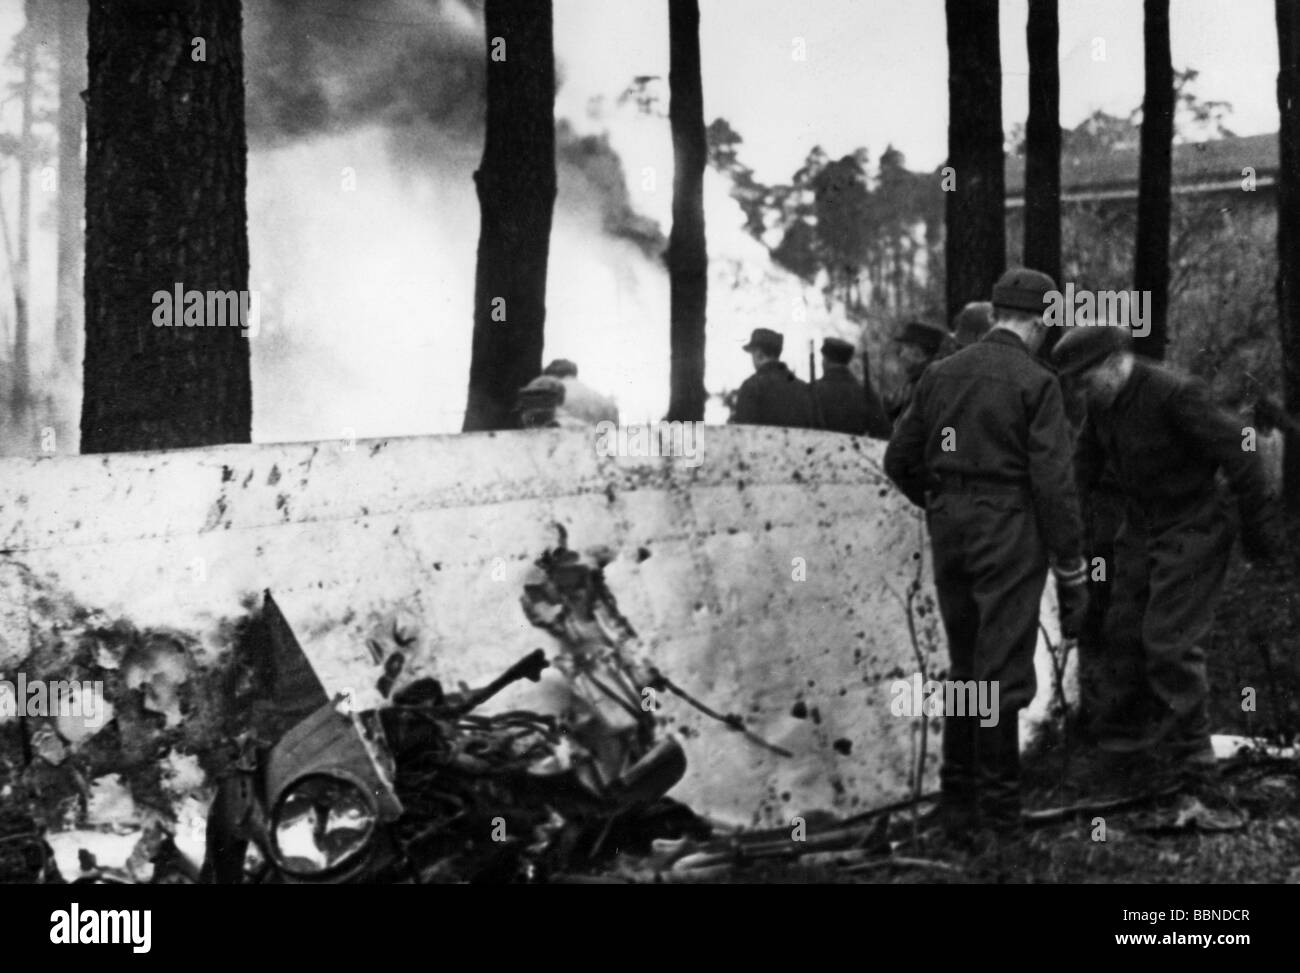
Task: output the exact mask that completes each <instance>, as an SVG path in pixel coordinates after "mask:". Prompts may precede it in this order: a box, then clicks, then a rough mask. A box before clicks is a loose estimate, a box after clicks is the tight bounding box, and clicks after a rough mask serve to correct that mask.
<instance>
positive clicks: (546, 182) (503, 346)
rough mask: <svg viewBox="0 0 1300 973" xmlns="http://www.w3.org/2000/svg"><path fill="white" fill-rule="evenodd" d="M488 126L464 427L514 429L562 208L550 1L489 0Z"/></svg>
mask: <svg viewBox="0 0 1300 973" xmlns="http://www.w3.org/2000/svg"><path fill="white" fill-rule="evenodd" d="M485 19H486V28H487V58H488V61H487V134H486V137H485V140H484V145H483V160H482V162H481V163H480V165H479V169H478V171H477V172H476V173H474V182H475V184H476V185H477V187H478V199H479V211H480V213H481V226H480V229H479V240H478V270H477V273H476V276H475V282H474V340H473V351H472V354H471V359H470V368H469V401H468V404H467V407H466V410H465V424H464V427H463V428H464V430H465V431H466V432H473V431H476V430H486V429H509V428H512V427H513V426H514V425H516V423H515V422H514V420H513V416H512V413H511V410H512V408H513V405H514V397H515V393H516V391H517V390H518V389H519V388H520V387H521V386H523V385H524V384H526V383H527V382H528V381H529V380H531V379H533V378H534V377H536V376H537V375H538V374H539V373H540V372H541V370H542V345H543V341H544V336H545V328H546V268H547V261H548V259H549V255H550V243H551V220H552V215H553V213H554V210H555V193H556V174H555V50H554V44H553V40H552V17H551V0H487V6H486V12H485Z"/></svg>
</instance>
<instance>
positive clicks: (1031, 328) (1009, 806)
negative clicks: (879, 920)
mask: <svg viewBox="0 0 1300 973" xmlns="http://www.w3.org/2000/svg"><path fill="white" fill-rule="evenodd" d="M1054 289H1055V284H1054V283H1053V282H1052V279H1051V278H1050V277H1048V276H1047V275H1046V274H1041V273H1038V272H1037V271H1033V270H1023V269H1021V270H1011V271H1008V272H1007V273H1006V274H1004V275H1003V276H1002V277H1001V278H1000V279H999V280H998V282H997V284H996V286H995V287H994V288H993V304H994V306H995V314H996V323H995V326H994V328H993V330H992V331H990V332H989V333H988V334H987V335H986V336H985V337H984V338H983V339H982V340H980V341H977V342H976V343H975V344H973V345H971V346H970V347H969V348H964V349H962V350H961V351H959V352H957V353H956V354H954V355H952V356H950V357H948V358H945V359H943V360H942V361H938V362H935V363H934V364H933V365H931V366H930V367H929V368H927V369H926V371H925V373H924V374H923V375H922V376H921V379H920V381H919V382H918V383H917V388H916V395H915V398H914V399H913V400H912V404H911V405H910V406H909V407H908V409H907V411H906V412H905V413H903V416H902V418H901V419H900V420H899V422H898V425H897V426H896V427H895V429H894V435H893V438H892V439H891V440H890V443H889V448H888V449H887V450H886V451H885V471H886V473H888V475H889V477H890V478H891V479H892V480H893V481H894V482H895V483H896V484H898V486H899V488H900V489H901V490H902V491H903V492H904V493H905V494H906V495H907V497H908V499H910V500H911V501H912V502H913V503H915V504H918V505H924V506H925V507H926V519H927V523H928V526H929V530H930V542H931V546H932V547H933V550H934V582H935V588H936V590H937V593H938V596H939V609H940V613H941V615H942V617H943V625H944V629H945V631H946V632H947V635H948V652H949V655H950V666H949V669H948V679H950V680H960V681H963V682H964V681H966V680H971V679H974V680H980V681H986V682H987V683H988V684H996V685H997V687H998V704H999V712H998V714H997V716H998V719H997V722H996V724H994V725H992V726H985V725H981V721H980V720H979V718H978V717H977V716H976V717H972V716H969V715H957V714H952V713H945V714H944V724H943V765H942V767H941V769H940V781H941V788H942V799H941V803H940V823H941V825H942V826H943V827H944V829H945V830H946V831H947V832H948V833H949V834H950V835H959V834H961V833H962V832H963V831H964V830H969V828H970V827H971V825H972V824H973V823H976V822H978V823H979V824H981V825H982V826H985V827H987V828H989V829H991V830H992V831H993V832H995V833H998V834H1005V833H1012V832H1015V831H1016V830H1017V829H1018V827H1019V824H1020V739H1019V731H1018V726H1019V720H1018V713H1019V711H1020V710H1021V709H1022V708H1023V707H1025V706H1026V705H1028V704H1029V702H1030V701H1031V700H1032V699H1033V698H1034V693H1035V691H1036V689H1037V685H1036V681H1035V677H1034V649H1035V647H1036V646H1037V644H1038V608H1039V604H1040V602H1041V599H1042V593H1043V585H1044V584H1045V582H1046V575H1047V569H1048V566H1049V565H1050V566H1051V567H1052V569H1053V572H1054V573H1055V575H1056V579H1057V591H1058V596H1059V600H1060V608H1061V628H1062V631H1063V632H1064V633H1065V634H1067V635H1068V636H1074V635H1076V634H1077V631H1078V626H1079V624H1080V623H1081V621H1082V618H1083V613H1084V610H1085V607H1086V590H1087V589H1086V587H1085V584H1084V582H1085V572H1084V564H1083V558H1082V556H1081V551H1082V537H1081V532H1082V527H1081V524H1080V519H1079V502H1078V498H1077V496H1076V494H1075V488H1074V477H1073V471H1072V466H1071V462H1072V449H1071V444H1072V437H1071V435H1070V428H1069V425H1068V423H1067V421H1066V417H1065V409H1064V404H1063V401H1062V396H1061V388H1060V385H1059V384H1058V383H1057V381H1056V376H1055V375H1053V374H1052V373H1051V371H1049V370H1048V369H1047V368H1046V366H1044V365H1043V364H1042V363H1041V362H1039V361H1038V360H1037V359H1036V358H1035V357H1034V353H1035V352H1036V351H1037V349H1038V347H1039V346H1040V345H1041V344H1042V342H1043V339H1044V337H1045V335H1046V330H1047V328H1046V324H1045V323H1044V320H1043V312H1044V310H1045V309H1046V306H1045V305H1044V302H1043V295H1044V294H1046V293H1047V292H1048V291H1051V290H1054Z"/></svg>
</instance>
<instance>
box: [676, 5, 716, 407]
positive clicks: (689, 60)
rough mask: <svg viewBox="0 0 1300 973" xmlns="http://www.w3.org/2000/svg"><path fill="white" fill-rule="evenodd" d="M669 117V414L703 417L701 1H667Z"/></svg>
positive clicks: (705, 281) (705, 276) (705, 272)
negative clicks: (670, 181)
mask: <svg viewBox="0 0 1300 973" xmlns="http://www.w3.org/2000/svg"><path fill="white" fill-rule="evenodd" d="M668 48H669V68H668V87H669V93H670V95H671V99H670V101H669V104H668V118H669V121H670V123H671V125H672V131H673V229H672V234H671V235H670V236H669V238H668V253H667V260H668V278H669V281H670V283H671V286H672V311H671V317H672V326H671V330H670V332H669V334H670V343H671V349H672V351H671V354H672V369H671V374H670V378H669V387H670V395H669V399H668V419H669V420H670V421H675V420H682V421H694V422H699V421H703V419H704V399H705V392H704V321H705V312H706V306H707V303H708V291H709V256H708V251H707V247H706V243H705V239H704V164H705V162H706V161H707V159H708V144H707V142H706V140H705V134H704V87H703V82H702V80H701V78H700V6H699V3H698V2H697V0H668Z"/></svg>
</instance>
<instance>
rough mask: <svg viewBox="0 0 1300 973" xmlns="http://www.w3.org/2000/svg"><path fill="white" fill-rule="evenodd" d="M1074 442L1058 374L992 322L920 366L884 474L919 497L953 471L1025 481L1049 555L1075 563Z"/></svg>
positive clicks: (1078, 539) (1016, 483)
mask: <svg viewBox="0 0 1300 973" xmlns="http://www.w3.org/2000/svg"><path fill="white" fill-rule="evenodd" d="M1073 442H1074V436H1073V435H1072V431H1071V429H1070V425H1069V422H1068V421H1067V419H1066V416H1065V406H1064V399H1063V397H1062V395H1061V386H1060V384H1059V383H1058V382H1057V380H1056V375H1055V374H1054V373H1053V372H1052V371H1050V370H1049V369H1048V368H1047V367H1046V366H1045V365H1043V364H1042V363H1041V362H1040V361H1038V360H1037V359H1036V358H1034V356H1033V355H1031V354H1030V353H1029V350H1028V349H1027V348H1026V347H1025V344H1024V342H1022V341H1021V340H1020V338H1019V337H1017V336H1016V335H1015V334H1013V333H1011V332H1010V331H1007V330H1005V329H1000V328H997V329H994V330H993V331H990V332H989V333H988V334H986V335H985V336H984V337H983V338H982V339H980V340H979V341H977V342H975V343H974V344H972V345H969V346H968V347H966V348H964V349H962V350H961V351H959V352H957V353H956V354H955V355H951V356H949V357H948V358H945V359H943V360H942V361H937V362H934V363H933V364H931V365H930V366H929V367H928V368H927V369H926V370H925V373H924V374H923V375H922V376H921V378H920V380H919V381H918V382H917V385H916V393H915V395H914V396H913V398H912V402H911V405H909V406H908V408H907V410H906V411H905V412H904V413H903V415H902V417H901V418H900V419H899V421H898V425H897V426H896V427H895V428H894V434H893V437H892V438H891V439H890V441H889V447H888V448H887V449H886V450H885V472H886V473H887V474H888V475H889V477H890V479H892V480H893V481H894V482H895V483H896V484H898V487H899V489H901V490H902V491H903V493H905V494H906V495H907V497H908V499H910V500H911V501H912V502H913V503H915V504H917V505H924V503H925V494H926V491H927V490H933V489H937V488H939V486H940V485H941V484H942V483H943V482H944V481H951V480H952V478H954V477H965V478H968V479H970V480H973V481H977V482H979V483H982V484H1005V485H1006V486H1007V487H1008V488H1023V489H1024V490H1025V492H1026V494H1027V495H1028V496H1029V497H1031V498H1032V505H1033V512H1034V515H1035V516H1036V518H1037V521H1038V525H1039V532H1040V535H1041V536H1042V538H1043V541H1044V542H1045V544H1046V546H1047V550H1048V553H1049V554H1051V555H1053V556H1054V557H1055V558H1057V559H1058V560H1060V561H1073V560H1075V559H1076V558H1078V556H1079V554H1080V552H1081V549H1082V523H1081V520H1080V516H1079V499H1078V495H1077V493H1076V490H1075V485H1074V473H1073V452H1074V451H1073ZM945 445H949V446H951V447H952V448H951V449H945V448H944V447H945Z"/></svg>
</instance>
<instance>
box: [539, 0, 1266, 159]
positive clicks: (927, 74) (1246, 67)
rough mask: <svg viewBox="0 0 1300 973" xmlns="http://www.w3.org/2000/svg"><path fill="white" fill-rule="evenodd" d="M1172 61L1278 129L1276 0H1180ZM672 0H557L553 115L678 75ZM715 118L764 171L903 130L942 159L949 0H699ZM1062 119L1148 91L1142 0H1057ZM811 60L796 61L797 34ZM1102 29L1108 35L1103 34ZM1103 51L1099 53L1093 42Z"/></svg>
mask: <svg viewBox="0 0 1300 973" xmlns="http://www.w3.org/2000/svg"><path fill="white" fill-rule="evenodd" d="M1171 6H1172V11H1171V43H1172V48H1173V60H1174V66H1175V67H1176V68H1185V67H1189V66H1190V67H1194V68H1196V69H1197V70H1198V71H1200V72H1201V77H1200V78H1199V79H1198V84H1197V92H1198V93H1199V95H1200V96H1201V97H1202V98H1204V99H1214V100H1221V101H1230V102H1232V104H1233V108H1234V113H1233V116H1232V121H1231V122H1230V124H1229V127H1231V128H1233V130H1234V131H1236V132H1238V133H1239V134H1242V135H1251V134H1257V133H1261V132H1272V131H1276V130H1277V125H1278V120H1277V118H1278V116H1277V102H1276V96H1275V86H1276V76H1277V63H1278V54H1277V32H1276V26H1275V23H1274V21H1273V0H1173V3H1172V5H1171ZM667 7H668V5H667V4H666V3H665V2H664V0H617V2H610V0H556V2H555V20H556V24H555V37H556V41H555V43H556V49H557V54H558V56H559V58H560V60H561V62H562V63H563V69H564V78H565V80H564V86H563V88H562V89H561V92H560V97H559V105H558V106H557V112H558V114H560V115H568V116H580V115H582V114H583V113H584V112H585V109H586V104H587V100H588V99H589V98H590V97H592V96H593V95H597V94H606V95H616V94H617V93H618V92H619V91H621V90H622V89H623V88H624V87H625V86H626V84H627V83H628V81H630V80H631V78H632V77H633V76H634V75H638V74H660V75H663V76H665V77H666V76H667V73H668V14H667ZM700 7H701V14H700V16H701V25H700V33H701V57H702V62H703V74H704V108H705V117H706V119H707V120H710V121H711V120H712V119H713V118H715V117H717V116H719V115H721V116H723V117H725V118H727V120H728V121H730V122H731V123H732V125H733V126H734V127H735V128H736V130H737V131H739V132H740V133H741V135H742V136H743V137H744V140H745V145H744V147H743V149H742V151H743V156H742V158H743V159H744V160H745V161H746V162H747V163H748V164H749V165H750V166H751V167H753V168H754V169H755V170H756V171H757V173H758V177H759V178H760V179H762V180H765V181H769V182H770V181H776V180H783V179H786V178H788V177H789V176H790V175H791V173H793V172H794V171H795V170H796V169H797V168H798V167H799V165H800V164H801V163H802V161H803V159H804V157H805V155H806V154H807V152H808V150H809V149H810V148H811V147H812V146H813V145H815V144H820V145H821V146H822V147H823V148H825V149H826V150H827V151H828V152H829V153H830V154H831V155H832V156H838V155H843V154H845V153H848V152H851V151H852V150H853V149H855V148H857V147H858V146H859V145H865V146H866V147H867V148H868V149H869V150H870V153H871V158H872V159H873V160H874V159H876V158H878V157H879V155H880V152H881V150H882V149H884V147H885V145H886V144H888V143H889V142H893V143H894V144H895V145H896V146H897V147H898V148H900V149H901V150H902V151H903V152H904V153H905V154H906V156H907V159H908V164H909V166H910V167H911V168H913V169H930V168H933V167H934V166H937V165H938V164H939V163H940V162H942V161H943V158H944V156H945V154H946V142H947V124H948V109H947V84H948V60H947V50H946V40H945V37H946V32H945V26H944V4H943V0H907V2H902V0H701V3H700ZM1027 7H1028V4H1027V0H1004V2H1003V3H1002V5H1001V14H1000V19H1001V29H1002V70H1003V106H1002V111H1003V125H1004V127H1005V128H1008V129H1009V128H1010V127H1011V125H1012V124H1013V123H1014V122H1016V121H1023V120H1024V118H1025V114H1026V112H1027V106H1028V93H1027V90H1026V84H1027V79H1026V73H1027V70H1028V66H1027V60H1026V55H1025V40H1024V32H1025V18H1026V11H1027ZM1060 20H1061V44H1060V54H1061V116H1062V117H1061V120H1062V123H1063V124H1064V125H1066V126H1073V125H1074V124H1076V123H1078V122H1079V121H1080V120H1081V119H1083V118H1084V117H1086V116H1087V115H1088V114H1090V113H1091V112H1092V111H1094V110H1096V109H1098V108H1101V109H1105V110H1107V111H1111V112H1114V113H1125V114H1126V113H1127V112H1128V111H1129V110H1130V109H1132V108H1134V107H1136V106H1137V105H1138V104H1139V103H1140V102H1141V100H1142V3H1141V0H1061V4H1060ZM796 38H802V39H803V41H804V45H805V49H806V52H807V58H806V60H804V61H796V60H795V59H794V58H793V56H792V55H793V51H794V47H795V39H796ZM1096 38H1100V39H1101V42H1102V44H1097V43H1096V42H1095V39H1096ZM1103 46H1104V56H1105V60H1094V57H1093V52H1094V50H1096V51H1098V53H1102V47H1103Z"/></svg>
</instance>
